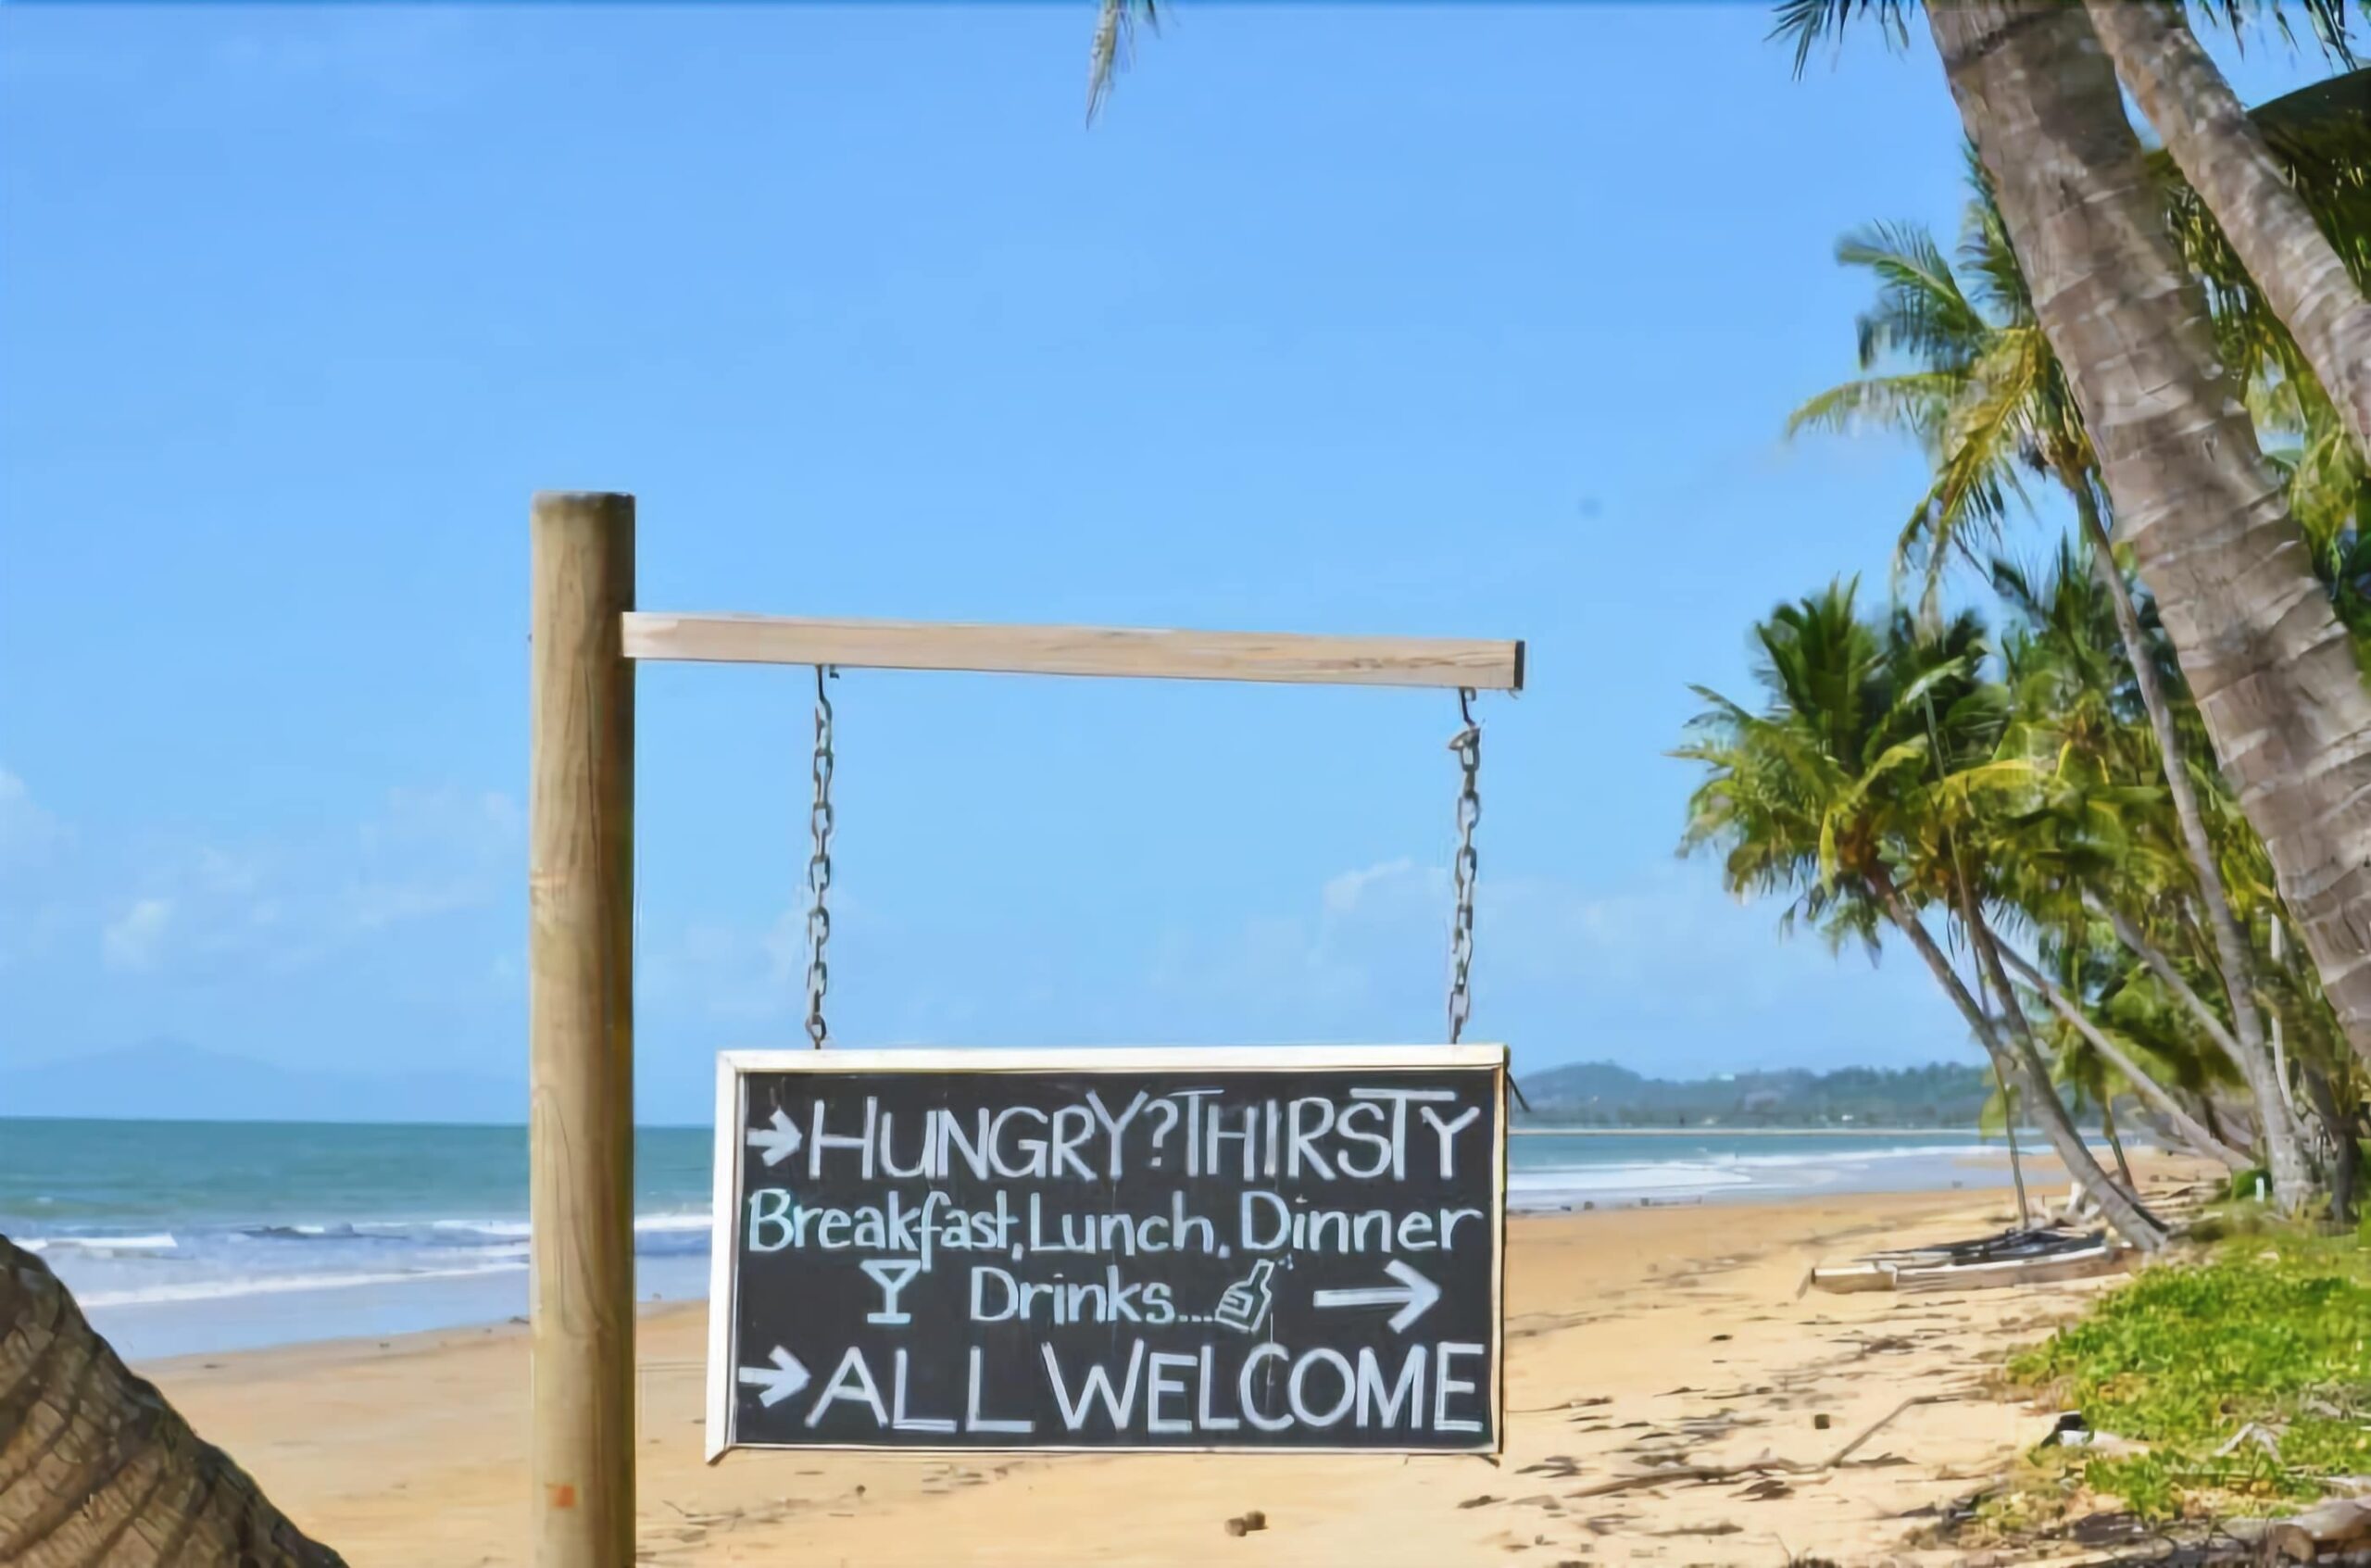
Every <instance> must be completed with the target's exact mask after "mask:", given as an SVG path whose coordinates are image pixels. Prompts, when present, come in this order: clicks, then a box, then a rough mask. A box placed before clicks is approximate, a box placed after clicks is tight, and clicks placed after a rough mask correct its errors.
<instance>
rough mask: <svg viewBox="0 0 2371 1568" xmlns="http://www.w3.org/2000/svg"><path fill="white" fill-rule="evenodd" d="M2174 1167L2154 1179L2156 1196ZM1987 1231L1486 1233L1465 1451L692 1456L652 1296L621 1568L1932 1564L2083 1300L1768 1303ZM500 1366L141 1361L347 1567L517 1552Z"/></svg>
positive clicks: (521, 1472) (1958, 1201) (515, 1342)
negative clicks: (1737, 1468)
mask: <svg viewBox="0 0 2371 1568" xmlns="http://www.w3.org/2000/svg"><path fill="white" fill-rule="evenodd" d="M2180 1174H2186V1173H2182V1172H2180V1171H2178V1169H2177V1167H2174V1166H2172V1165H2169V1164H2161V1165H2160V1166H2159V1168H2158V1172H2157V1177H2156V1179H2158V1180H2160V1181H2171V1180H2174V1179H2176V1178H2177V1175H2180ZM1971 1179H1972V1180H1984V1181H1987V1182H1989V1181H1991V1180H1994V1179H1997V1178H1993V1177H1990V1176H1989V1175H1982V1176H1979V1175H1977V1173H1974V1172H1972V1173H1971ZM2062 1190H2063V1189H2062ZM2007 1219H2008V1205H2007V1202H2006V1195H2005V1194H2004V1193H2000V1192H1994V1191H1978V1190H1974V1189H1971V1190H1967V1191H1962V1192H1953V1193H1940V1194H1938V1193H1931V1192H1930V1193H1920V1194H1910V1195H1890V1196H1888V1195H1861V1194H1855V1195H1850V1196H1839V1197H1838V1198H1833V1199H1829V1200H1824V1201H1812V1202H1789V1203H1745V1204H1734V1205H1728V1206H1700V1205H1690V1206H1680V1207H1658V1208H1651V1209H1635V1208H1634V1209H1627V1210H1604V1211H1599V1212H1592V1213H1575V1214H1562V1215H1551V1216H1535V1217H1524V1218H1519V1219H1517V1220H1515V1221H1514V1222H1513V1223H1512V1235H1511V1241H1510V1253H1509V1263H1508V1291H1509V1301H1508V1323H1507V1338H1508V1349H1507V1354H1508V1362H1507V1405H1508V1413H1507V1433H1508V1442H1507V1451H1506V1454H1505V1456H1504V1459H1503V1461H1502V1462H1500V1463H1499V1464H1498V1465H1495V1466H1494V1465H1493V1464H1491V1463H1489V1462H1487V1461H1482V1460H1477V1459H1422V1460H1402V1459H1396V1458H1382V1459H1363V1458H1337V1457H1316V1456H1311V1457H1291V1456H1281V1457H1260V1458H1253V1457H1240V1456H1194V1457H1168V1456H1116V1457H1112V1458H1108V1459H1101V1458H1091V1457H1090V1458H1081V1457H1069V1456H1066V1457H1060V1458H1029V1457H1018V1456H1015V1457H1004V1456H976V1457H964V1456H956V1457H954V1458H951V1459H939V1458H930V1457H921V1456H910V1455H899V1456H886V1455H884V1456H866V1455H850V1454H819V1455H813V1456H809V1455H799V1454H772V1453H743V1454H736V1455H733V1456H730V1457H728V1458H727V1459H726V1460H725V1461H723V1462H722V1463H721V1464H720V1465H717V1466H715V1467H713V1468H710V1467H708V1466H705V1465H703V1464H702V1462H701V1458H700V1441H699V1424H698V1423H699V1408H700V1356H701V1346H702V1334H703V1332H704V1327H705V1321H706V1312H705V1308H704V1307H700V1306H675V1307H666V1308H659V1309H655V1310H654V1311H652V1312H651V1313H650V1314H649V1315H648V1316H647V1317H646V1320H645V1321H644V1323H643V1326H642V1332H641V1345H640V1360H641V1367H642V1373H641V1383H642V1394H643V1399H642V1413H641V1430H640V1433H639V1444H640V1452H641V1456H642V1466H641V1506H640V1515H641V1522H642V1523H641V1542H642V1555H641V1558H640V1561H642V1562H646V1563H654V1564H700V1565H706V1564H724V1563H759V1562H793V1561H796V1562H810V1563H846V1564H853V1565H870V1564H907V1563H915V1564H921V1563H930V1564H942V1563H1010V1564H1047V1563H1087V1562H1095V1563H1140V1564H1154V1563H1186V1562H1196V1563H1198V1562H1214V1561H1218V1562H1223V1561H1234V1562H1243V1563H1247V1564H1248V1563H1357V1564H1400V1563H1406V1564H1411V1565H1413V1564H1439V1563H1445V1562H1512V1563H1517V1564H1537V1565H1543V1568H1544V1565H1549V1564H1558V1563H1574V1562H1629V1561H1633V1560H1641V1561H1647V1560H1651V1561H1660V1562H1672V1563H1729V1562H1738V1563H1749V1562H1750V1563H1761V1564H1771V1563H1780V1562H1787V1561H1788V1557H1789V1554H1792V1555H1795V1556H1802V1555H1812V1554H1816V1555H1821V1556H1826V1557H1830V1558H1833V1559H1835V1560H1836V1561H1838V1562H1844V1563H1850V1564H1855V1565H1859V1564H1868V1563H1877V1562H1888V1561H1895V1562H1905V1563H1912V1562H1914V1563H1922V1564H1923V1563H1943V1562H1959V1561H1961V1560H1962V1559H1963V1556H1964V1555H1965V1554H1964V1552H1963V1551H1961V1550H1958V1549H1921V1548H1918V1547H1916V1546H1914V1545H1912V1544H1910V1540H1909V1538H1910V1537H1911V1536H1912V1534H1913V1531H1915V1530H1916V1529H1917V1527H1918V1526H1919V1525H1920V1524H1922V1523H1924V1519H1923V1518H1922V1514H1921V1511H1923V1510H1929V1509H1932V1508H1933V1507H1935V1506H1936V1505H1938V1504H1942V1503H1945V1502H1947V1501H1949V1500H1950V1499H1954V1498H1957V1497H1960V1496H1963V1495H1964V1494H1965V1493H1967V1492H1968V1491H1970V1490H1972V1489H1974V1487H1975V1486H1976V1485H1977V1484H1978V1483H1979V1482H1980V1480H1981V1478H1982V1477H1984V1476H1986V1475H1988V1474H1991V1473H1992V1472H1994V1471H1996V1470H1997V1469H1999V1468H2000V1467H2001V1466H2002V1465H2004V1464H2006V1463H2007V1462H2008V1461H2009V1460H2010V1459H2011V1458H2012V1457H2013V1455H2014V1454H2015V1453H2016V1452H2017V1451H2019V1450H2020V1449H2022V1448H2023V1447H2025V1446H2026V1445H2027V1444H2030V1443H2031V1442H2033V1441H2034V1440H2035V1439H2036V1438H2037V1437H2038V1436H2039V1435H2040V1434H2041V1433H2042V1432H2043V1431H2044V1430H2046V1428H2047V1420H2046V1417H2045V1416H2044V1415H2043V1414H2041V1413H2039V1412H2036V1411H2030V1410H2026V1409H2024V1408H2021V1407H2020V1406H2018V1405H2015V1404H2012V1403H2006V1402H2002V1401H2001V1400H1999V1399H1995V1398H1992V1397H1990V1396H1988V1395H1987V1394H1986V1393H1984V1392H1983V1391H1982V1390H1981V1388H1980V1387H1978V1386H1977V1384H1978V1383H1979V1380H1980V1378H1981V1376H1982V1374H1984V1373H1985V1372H1986V1370H1987V1369H1988V1367H1989V1366H1990V1365H1992V1364H1993V1363H1995V1362H1996V1361H1998V1359H1999V1357H2000V1356H2001V1353H2002V1352H2004V1351H2005V1350H2006V1349H2008V1348H2010V1347H2011V1346H2013V1345H2015V1344H2017V1343H2021V1342H2023V1341H2026V1340H2029V1339H2032V1338H2034V1337H2036V1336H2039V1334H2041V1333H2042V1332H2044V1331H2045V1330H2046V1328H2047V1327H2048V1325H2049V1324H2050V1323H2051V1322H2052V1321H2054V1320H2056V1319H2057V1318H2059V1317H2062V1316H2064V1315H2065V1314H2068V1313H2071V1312H2073V1311H2078V1310H2079V1309H2080V1307H2081V1304H2082V1303H2083V1301H2084V1300H2085V1299H2087V1298H2088V1297H2089V1295H2090V1294H2092V1293H2093V1292H2095V1291H2096V1290H2098V1289H2099V1288H2101V1286H2100V1285H2098V1284H2095V1283H2088V1284H2072V1285H2058V1286H2032V1287H2026V1288H2024V1289H2015V1290H1996V1291H1988V1292H1972V1293H1967V1294H1963V1295H1959V1294H1943V1295H1913V1296H1905V1297H1901V1298H1896V1297H1893V1296H1890V1295H1869V1296H1843V1297H1836V1296H1825V1295H1819V1294H1812V1295H1803V1296H1799V1295H1798V1290H1799V1287H1800V1285H1801V1283H1802V1280H1803V1276H1804V1273H1805V1271H1806V1270H1807V1269H1808V1268H1809V1267H1810V1266H1811V1264H1812V1263H1813V1262H1814V1261H1819V1260H1820V1259H1822V1258H1833V1257H1838V1256H1843V1255H1849V1254H1850V1253H1852V1252H1854V1251H1858V1250H1863V1249H1866V1248H1872V1247H1876V1246H1890V1245H1897V1244H1901V1243H1902V1242H1905V1241H1913V1240H1921V1239H1932V1238H1941V1237H1947V1236H1966V1235H1971V1234H1975V1233H1976V1232H1978V1231H1981V1230H1983V1229H1986V1228H1988V1227H1996V1226H1998V1225H1999V1224H2000V1223H2003V1222H2005V1221H2006V1220H2007ZM526 1351H527V1346H526V1340H525V1337H524V1330H523V1329H522V1328H521V1327H519V1326H517V1325H515V1324H504V1325H499V1326H493V1327H482V1328H476V1329H470V1330H460V1331H450V1332H444V1333H436V1334H426V1335H417V1336H407V1337H398V1338H395V1339H389V1340H383V1341H380V1340H372V1341H359V1342H354V1341H349V1342H339V1343H330V1344H323V1345H315V1346H307V1347H295V1348H282V1349H273V1350H262V1351H253V1352H245V1353H240V1354H233V1355H223V1356H212V1357H190V1358H183V1359H179V1360H173V1361H159V1362H155V1363H151V1364H149V1365H147V1366H144V1368H143V1370H144V1372H146V1373H147V1374H149V1375H151V1376H153V1377H154V1378H156V1380H157V1382H158V1383H159V1384H160V1385H161V1386H163V1387H164V1388H165V1390H166V1391H167V1392H168V1393H169V1395H170V1396H171V1397H172V1398H173V1399H175V1400H176V1401H177V1402H179V1403H180V1404H181V1406H182V1409H183V1410H184V1411H187V1412H188V1414H189V1415H190V1417H191V1418H192V1419H193V1420H194V1422H195V1423H196V1424H197V1427H198V1429H199V1430H200V1431H201V1432H202V1433H204V1434H206V1435H207V1436H208V1437H210V1438H212V1439H213V1440H215V1441H217V1442H220V1443H221V1444H222V1445H223V1446H224V1447H226V1448H228V1449H230V1450H231V1451H232V1453H233V1454H235V1455H237V1456H238V1457H239V1459H240V1460H241V1461H243V1462H245V1464H246V1465H247V1466H248V1468H249V1469H250V1470H252V1471H253V1472H254V1473H255V1474H256V1475H257V1478H258V1479H259V1480H260V1481H261V1482H262V1483H263V1485H264V1486H266V1488H267V1489H268V1490H269V1491H270V1493H271V1495H272V1496H273V1497H275V1498H276V1499H279V1501H280V1502H281V1503H282V1506H283V1507H285V1508H286V1509H287V1510H288V1511H289V1512H290V1513H291V1514H293V1515H294V1516H295V1518H296V1519H297V1520H298V1521H299V1522H300V1523H302V1524H304V1525H305V1526H306V1527H307V1529H309V1530H311V1531H312V1532H314V1533H315V1534H316V1535H317V1536H318V1537H320V1538H321V1539H323V1540H325V1541H328V1542H330V1543H332V1544H333V1545H335V1546H336V1547H338V1548H339V1549H341V1550H342V1551H343V1552H344V1553H345V1555H346V1557H347V1559H348V1560H349V1561H350V1562H353V1563H355V1564H356V1565H357V1568H477V1565H493V1564H510V1563H519V1562H524V1561H525V1540H524V1521H525V1510H524V1508H523V1505H522V1501H521V1494H522V1488H523V1486H525V1480H524V1476H525V1436H524V1434H525V1417H524V1400H525V1394H526V1371H527V1368H526ZM1920 1396H1945V1398H1941V1399H1938V1401H1937V1402H1933V1403H1924V1404H1918V1405H1914V1406H1913V1407H1912V1408H1910V1409H1908V1410H1905V1411H1901V1413H1900V1414H1899V1415H1898V1416H1896V1417H1895V1418H1894V1419H1893V1420H1891V1421H1890V1422H1888V1424H1886V1425H1885V1426H1884V1427H1883V1428H1882V1430H1881V1431H1880V1432H1879V1433H1878V1434H1877V1435H1876V1436H1874V1437H1872V1438H1871V1439H1870V1440H1869V1441H1868V1442H1867V1443H1866V1444H1865V1445H1864V1446H1863V1448H1862V1449H1860V1450H1859V1452H1858V1453H1857V1454H1856V1455H1855V1456H1854V1462H1853V1463H1851V1464H1850V1465H1847V1466H1843V1467H1839V1468H1836V1469H1833V1470H1829V1471H1826V1472H1825V1473H1823V1474H1815V1475H1792V1476H1786V1477H1777V1478H1773V1477H1767V1476H1765V1477H1761V1478H1750V1479H1748V1480H1743V1481H1731V1482H1726V1483H1713V1484H1691V1483H1685V1482H1682V1483H1664V1484H1661V1485H1658V1486H1653V1487H1650V1488H1641V1489H1636V1490H1627V1491H1623V1492H1619V1493H1614V1494H1611V1495H1601V1496H1597V1497H1576V1496H1574V1493H1575V1492H1577V1491H1580V1490H1582V1489H1584V1488H1586V1487H1587V1486H1589V1485H1590V1484H1592V1483H1595V1482H1600V1481H1603V1480H1605V1479H1608V1478H1610V1477H1612V1476H1616V1475H1620V1474H1628V1473H1630V1472H1632V1471H1635V1470H1637V1468H1639V1467H1640V1466H1642V1465H1644V1464H1648V1463H1675V1462H1682V1461H1684V1462H1687V1463H1694V1464H1714V1465H1717V1464H1725V1463H1735V1462H1738V1461H1746V1460H1750V1459H1753V1458H1756V1457H1757V1456H1759V1455H1761V1454H1762V1453H1763V1451H1764V1450H1768V1451H1769V1452H1771V1453H1773V1454H1775V1455H1777V1456H1780V1457H1782V1458H1788V1459H1793V1460H1800V1461H1817V1460H1821V1459H1824V1458H1825V1457H1826V1456H1827V1455H1829V1454H1831V1453H1832V1452H1834V1451H1835V1450H1836V1449H1838V1447H1840V1446H1841V1445H1842V1443H1843V1442H1845V1441H1846V1440H1847V1439H1849V1438H1850V1437H1851V1436H1854V1435H1855V1434H1857V1433H1859V1432H1860V1431H1861V1430H1862V1428H1863V1427H1864V1426H1866V1425H1868V1424H1871V1423H1873V1422H1875V1421H1876V1420H1878V1418H1880V1417H1882V1416H1885V1415H1886V1414H1887V1413H1888V1411H1893V1410H1894V1409H1895V1407H1897V1406H1899V1405H1901V1403H1902V1402H1903V1401H1904V1400H1905V1399H1913V1397H1920ZM1823 1416H1824V1417H1825V1418H1826V1421H1825V1425H1824V1426H1823V1425H1822V1424H1820V1422H1819V1421H1818V1418H1820V1417H1823ZM1252 1510H1258V1511H1260V1512H1261V1513H1263V1514H1264V1515H1265V1516H1266V1520H1267V1527H1266V1528H1265V1529H1264V1530H1261V1531H1258V1532H1255V1533H1252V1534H1249V1535H1247V1536H1243V1537H1230V1536H1229V1535H1228V1534H1227V1533H1226V1530H1225V1522H1226V1521H1227V1520H1228V1519H1229V1518H1231V1517H1235V1516H1238V1515H1241V1514H1244V1513H1246V1512H1248V1511H1252Z"/></svg>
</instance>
